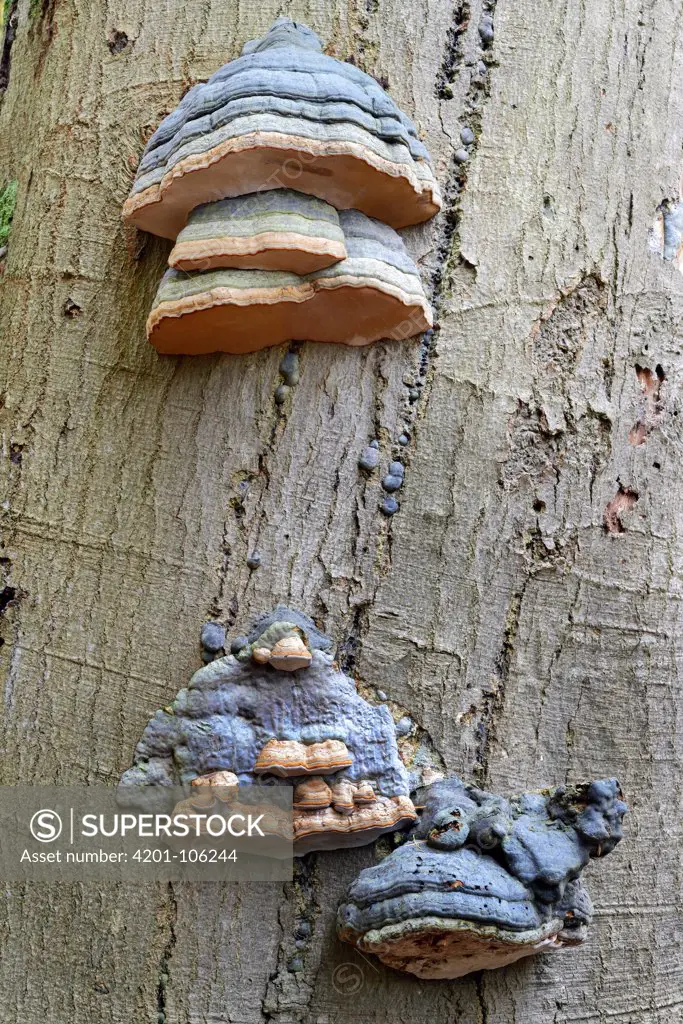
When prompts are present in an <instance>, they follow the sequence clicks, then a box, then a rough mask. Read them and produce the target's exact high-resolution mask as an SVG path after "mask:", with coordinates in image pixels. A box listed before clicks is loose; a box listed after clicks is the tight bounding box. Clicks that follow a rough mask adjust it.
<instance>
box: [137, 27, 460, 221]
mask: <svg viewBox="0 0 683 1024" xmlns="http://www.w3.org/2000/svg"><path fill="white" fill-rule="evenodd" d="M289 185H293V186H295V187H296V189H297V191H299V192H305V193H308V194H310V195H314V196H318V197H319V198H320V199H324V200H325V201H326V202H328V203H330V204H331V205H332V206H335V207H336V208H337V209H340V210H343V209H352V208H355V209H358V210H362V211H363V212H364V213H366V214H368V216H371V217H378V218H380V219H381V220H384V221H385V222H386V223H388V224H391V225H392V226H393V227H396V228H400V227H405V226H407V225H409V224H417V223H419V222H421V221H425V220H429V218H430V217H433V216H434V214H435V213H437V212H438V210H439V209H440V206H441V198H440V194H439V188H438V185H437V184H436V180H435V178H434V174H433V172H432V169H431V165H430V162H429V155H428V153H427V150H426V149H425V147H424V145H423V143H422V142H421V141H420V139H419V138H418V135H417V131H416V129H415V126H414V125H413V123H412V122H411V121H410V119H409V118H408V117H406V115H405V114H404V113H402V111H401V110H399V108H398V107H397V106H396V104H395V103H394V101H393V100H392V99H391V98H390V97H389V96H388V95H387V93H386V92H385V91H384V90H383V89H382V88H381V87H380V86H379V85H378V84H377V83H376V82H375V80H374V79H373V78H371V77H370V76H369V75H366V74H365V73H364V72H363V71H360V70H359V69H358V68H356V67H354V66H353V65H351V64H346V63H342V62H341V61H338V60H335V59H334V58H333V57H328V56H326V55H325V54H323V53H322V43H321V42H320V40H319V39H318V37H317V36H316V35H315V33H314V32H312V31H311V30H310V29H309V28H306V26H304V25H298V24H296V23H295V22H293V21H290V20H289V19H288V18H280V19H278V20H277V21H276V22H275V23H274V24H273V26H272V27H271V28H270V30H269V31H268V32H267V33H266V35H265V36H264V37H263V38H262V39H256V40H253V41H252V42H250V43H247V44H246V46H245V47H244V49H243V50H242V56H241V57H239V58H238V59H237V60H234V61H232V62H231V63H229V64H226V65H225V66H224V67H222V68H221V69H220V70H219V71H217V72H216V73H215V74H214V75H212V77H211V78H210V79H209V80H208V82H205V83H202V84H200V85H196V86H195V87H194V88H193V89H190V91H189V92H188V93H187V94H186V95H185V96H184V97H183V99H182V100H181V102H180V104H179V105H178V107H177V108H176V110H174V111H173V113H172V114H170V115H169V116H168V117H167V118H166V119H165V120H164V121H162V123H161V125H160V126H159V128H158V129H157V130H156V132H155V133H154V135H153V136H152V137H151V139H150V140H149V142H148V143H147V147H146V148H145V152H144V153H143V156H142V159H141V161H140V166H139V168H138V172H137V176H136V179H135V183H134V185H133V190H132V193H131V195H130V197H129V199H128V200H127V202H126V204H125V207H124V216H125V218H126V219H127V220H128V221H129V222H130V223H132V224H135V225H137V227H139V228H142V229H143V230H145V231H151V232H152V233H153V234H156V235H162V236H164V237H166V238H173V239H175V238H176V236H177V235H178V233H179V232H180V231H181V229H182V228H183V227H184V226H185V224H186V223H187V219H188V216H189V214H190V212H191V211H192V210H193V209H194V208H195V207H196V206H199V205H200V204H202V203H207V202H212V201H214V200H216V199H221V198H226V197H233V196H241V195H246V194H248V193H251V192H260V191H265V190H269V189H275V188H282V187H287V186H289Z"/></svg>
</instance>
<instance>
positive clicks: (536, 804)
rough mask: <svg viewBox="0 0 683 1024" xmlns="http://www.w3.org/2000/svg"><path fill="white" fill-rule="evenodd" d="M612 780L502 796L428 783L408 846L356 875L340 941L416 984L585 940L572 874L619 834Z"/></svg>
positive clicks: (619, 808)
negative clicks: (373, 956)
mask: <svg viewBox="0 0 683 1024" xmlns="http://www.w3.org/2000/svg"><path fill="white" fill-rule="evenodd" d="M625 813H626V804H624V803H623V801H622V799H621V792H620V789H619V786H618V783H617V782H616V780H615V779H603V780H600V781H598V782H593V783H591V784H590V785H582V786H577V787H575V788H568V787H567V788H565V787H560V788H558V789H554V790H544V791H542V792H539V793H525V794H523V795H521V796H517V797H512V798H510V799H509V800H506V799H503V798H502V797H496V796H492V795H491V794H490V793H486V792H484V791H482V790H479V789H476V788H474V787H470V786H465V785H463V783H461V782H460V780H458V779H451V780H448V781H445V782H439V783H436V784H435V785H433V786H432V787H431V789H430V790H429V792H428V797H427V801H426V804H425V807H424V811H423V814H422V818H421V821H420V823H419V824H418V825H417V827H416V828H415V829H414V830H413V833H412V836H411V839H412V841H409V842H407V843H406V844H405V845H403V846H401V847H399V849H397V850H395V851H394V852H393V853H391V854H390V855H389V856H388V857H386V858H385V859H384V860H383V861H381V863H379V864H377V865H375V866H374V867H370V868H367V869H366V870H365V871H362V872H361V874H360V875H359V877H358V878H357V879H356V881H355V882H354V883H353V884H352V886H351V888H350V889H349V892H348V894H347V898H346V902H345V903H344V904H343V905H342V907H341V908H340V910H339V915H338V930H339V934H340V936H341V938H343V939H345V940H346V941H347V942H350V943H352V944H353V945H355V946H356V947H357V948H358V949H359V950H360V951H361V952H363V953H374V954H376V955H377V956H378V957H379V958H380V960H382V961H383V962H384V963H385V964H387V965H388V966H389V967H394V968H396V969H398V970H401V971H408V972H409V973H411V974H416V975H418V977H420V978H458V977H461V976H462V975H464V974H469V973H470V972H471V971H478V970H481V969H483V968H486V969H492V968H495V967H502V966H504V965H505V964H509V963H512V962H513V961H515V960H519V959H520V958H521V957H524V956H529V955H531V954H532V953H536V952H538V951H540V950H551V949H560V948H561V947H563V946H572V945H577V944H579V943H581V942H583V940H584V939H585V937H586V931H587V927H588V925H589V924H590V922H591V918H592V913H593V909H592V905H591V901H590V899H589V897H588V894H587V893H586V891H585V889H584V888H583V886H582V884H581V882H580V881H579V875H580V874H581V872H582V871H583V869H584V868H585V867H586V865H587V864H588V861H589V860H590V859H591V858H593V857H602V856H605V854H608V853H610V852H611V851H612V850H613V849H614V847H615V846H616V844H617V843H618V842H619V840H620V839H621V837H622V829H621V822H622V818H623V816H624V814H625Z"/></svg>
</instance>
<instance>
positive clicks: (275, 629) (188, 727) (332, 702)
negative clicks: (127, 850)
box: [119, 607, 417, 855]
mask: <svg viewBox="0 0 683 1024" xmlns="http://www.w3.org/2000/svg"><path fill="white" fill-rule="evenodd" d="M331 648H332V643H331V641H330V640H329V638H328V637H326V636H325V635H324V634H322V633H321V632H320V631H319V630H317V629H316V627H315V625H314V623H313V622H312V621H311V620H310V619H308V618H307V617H306V616H304V615H302V614H301V613H299V612H296V611H293V610H291V609H288V608H284V607H278V608H276V609H275V611H274V612H271V613H270V614H268V615H266V616H263V617H262V618H261V619H260V620H259V621H258V622H257V623H256V624H255V626H254V629H253V630H252V632H251V634H250V635H249V636H247V637H243V638H241V639H240V640H238V641H235V642H233V645H232V653H231V654H229V655H227V656H224V657H217V658H216V659H215V660H213V661H211V662H209V663H208V664H206V665H204V667H203V668H201V669H200V670H199V671H198V672H196V673H195V675H194V676H193V677H192V679H191V680H190V683H189V685H188V687H187V689H185V690H181V692H180V693H179V694H178V695H177V697H176V698H175V700H174V701H173V702H172V704H171V705H169V706H168V707H167V708H165V709H164V710H162V711H158V712H157V713H156V714H155V715H154V717H153V718H152V720H151V721H150V722H149V724H148V725H147V728H146V729H145V731H144V734H143V736H142V739H141V740H140V742H139V744H138V746H137V748H136V752H135V763H134V766H133V767H132V768H130V769H129V770H128V771H127V772H125V773H124V775H123V777H122V779H121V783H120V786H119V802H120V803H121V804H122V805H124V806H143V805H144V806H145V807H146V808H147V807H149V802H150V794H154V793H156V794H157V796H158V800H159V803H160V805H161V806H163V801H164V794H165V791H167V790H168V788H169V787H171V786H178V785H180V786H184V787H187V788H188V789H189V790H190V793H189V796H188V800H190V801H194V804H195V805H196V803H197V801H198V802H199V803H200V804H201V803H202V801H207V800H213V799H214V796H213V790H214V789H216V791H217V792H219V791H222V792H223V795H224V799H226V800H230V799H233V796H234V789H233V788H234V786H235V785H237V784H239V785H269V786H288V787H290V788H291V790H292V802H293V808H294V813H293V825H292V829H293V840H294V852H295V854H296V855H301V854H304V853H308V852H309V851H311V850H326V849H337V848H340V847H350V846H362V845H364V844H366V843H370V842H372V841H373V840H374V839H376V838H377V837H378V836H380V835H382V834H383V833H385V832H393V831H394V830H396V829H400V828H405V827H406V826H408V825H410V824H412V823H414V822H415V820H416V818H417V813H416V811H415V808H414V806H413V803H412V801H411V799H410V790H409V782H408V776H407V772H406V769H405V766H404V765H403V762H402V761H401V758H400V756H399V752H398V747H397V743H396V732H395V727H394V722H393V719H392V717H391V714H390V713H389V710H388V708H387V707H386V706H385V705H380V706H373V705H370V704H368V703H367V702H366V701H365V700H363V698H362V697H360V695H359V694H358V692H357V691H356V686H355V684H354V682H353V680H352V679H350V678H349V677H348V676H346V675H345V674H344V673H343V672H341V671H340V669H339V667H338V665H337V664H336V662H335V661H334V657H333V654H332V652H331ZM207 787H208V791H209V795H207V793H206V792H205V790H206V788H207Z"/></svg>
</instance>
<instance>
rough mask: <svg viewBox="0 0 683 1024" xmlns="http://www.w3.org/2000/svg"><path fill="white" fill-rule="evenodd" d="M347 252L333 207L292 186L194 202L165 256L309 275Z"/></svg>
mask: <svg viewBox="0 0 683 1024" xmlns="http://www.w3.org/2000/svg"><path fill="white" fill-rule="evenodd" d="M345 256H346V246H345V244H344V233H343V231H342V229H341V227H340V224H339V214H338V213H337V211H336V210H335V208H334V207H333V206H330V205H329V203H325V202H323V201H322V200H320V199H316V198H315V197H314V196H309V195H304V193H303V192H293V191H292V190H291V189H275V190H273V191H271V192H254V193H253V194H252V195H247V196H240V197H239V198H237V199H223V200H220V201H219V202H215V203H206V204H205V205H203V206H198V207H197V208H196V210H193V211H192V213H191V214H190V216H189V219H188V222H187V225H186V227H184V228H183V230H182V231H181V232H180V234H179V235H178V240H177V242H176V244H175V246H174V248H173V251H172V252H171V255H170V256H169V260H168V263H169V266H171V267H173V268H174V269H176V270H186V271H190V270H213V269H215V268H217V267H236V268H240V269H243V270H285V271H289V272H290V273H293V274H310V273H312V272H313V271H315V270H322V269H323V268H324V267H329V266H331V265H332V264H333V263H338V262H339V260H342V259H344V257H345Z"/></svg>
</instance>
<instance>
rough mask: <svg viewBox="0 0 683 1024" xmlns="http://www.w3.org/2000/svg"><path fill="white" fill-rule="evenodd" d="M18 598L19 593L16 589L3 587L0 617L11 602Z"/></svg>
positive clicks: (0, 594)
mask: <svg viewBox="0 0 683 1024" xmlns="http://www.w3.org/2000/svg"><path fill="white" fill-rule="evenodd" d="M16 596H17V591H16V588H15V587H3V589H2V590H0V615H1V614H2V613H3V612H4V610H5V608H6V607H7V605H8V604H9V603H10V601H13V600H14V598H15V597H16Z"/></svg>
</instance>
